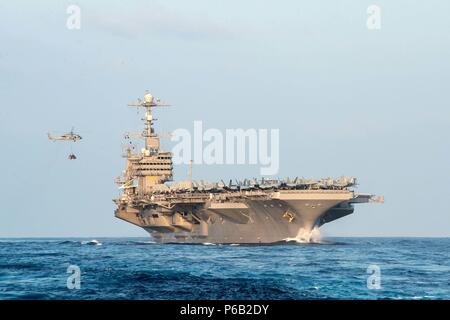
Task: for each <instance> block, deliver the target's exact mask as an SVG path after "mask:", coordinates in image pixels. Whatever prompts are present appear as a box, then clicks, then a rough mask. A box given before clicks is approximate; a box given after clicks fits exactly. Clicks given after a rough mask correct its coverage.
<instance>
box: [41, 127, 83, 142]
mask: <svg viewBox="0 0 450 320" xmlns="http://www.w3.org/2000/svg"><path fill="white" fill-rule="evenodd" d="M47 135H48V138H49V140H52V141H73V142H76V141H78V140H81V139H82V138H81V136H80V135H79V134H77V133H74V132H73V128H72V130H71V131H70V132H68V133H64V134H62V135H60V136H52V135H51V134H50V133H47Z"/></svg>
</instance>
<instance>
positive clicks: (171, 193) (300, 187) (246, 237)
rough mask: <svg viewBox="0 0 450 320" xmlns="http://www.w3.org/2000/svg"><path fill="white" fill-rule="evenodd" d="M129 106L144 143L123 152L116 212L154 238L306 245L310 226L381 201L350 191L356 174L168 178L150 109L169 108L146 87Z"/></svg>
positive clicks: (166, 157) (167, 159) (168, 162)
mask: <svg viewBox="0 0 450 320" xmlns="http://www.w3.org/2000/svg"><path fill="white" fill-rule="evenodd" d="M131 105H132V106H135V107H138V108H144V109H145V117H144V119H143V121H144V130H143V131H142V132H141V133H140V134H139V135H138V136H139V138H142V139H143V140H144V144H143V147H142V149H140V150H138V151H135V148H132V147H128V148H127V149H126V150H125V153H124V157H125V158H126V168H125V170H124V172H123V175H122V176H121V177H118V178H117V179H116V183H117V184H118V185H119V188H120V190H121V194H120V196H119V197H118V198H117V199H115V200H114V202H115V203H116V205H117V209H116V211H115V216H116V217H117V218H120V219H122V220H125V221H127V222H129V223H132V224H134V225H136V226H138V227H141V228H144V229H145V230H146V231H148V232H149V233H150V235H151V236H152V238H153V239H154V240H155V241H157V242H164V243H221V244H241V243H247V244H253V243H276V242H281V241H286V239H298V240H300V241H305V242H307V241H310V238H311V234H312V232H313V230H315V228H319V227H320V226H322V225H323V224H325V223H329V222H332V221H334V220H336V219H339V218H342V217H344V216H347V215H349V214H351V213H353V211H354V204H358V203H367V202H383V198H382V197H377V196H374V195H371V194H360V193H356V192H355V191H354V190H353V187H355V185H356V179H355V178H354V177H340V178H337V179H332V178H327V179H317V180H316V179H303V178H302V179H299V178H295V179H290V178H287V179H285V180H278V179H276V180H274V179H264V178H261V179H245V180H244V181H237V182H236V183H233V182H232V181H230V182H229V183H225V182H223V181H220V182H216V183H209V182H204V181H193V180H192V179H191V180H188V181H180V182H174V181H173V163H172V154H171V152H168V151H163V150H162V149H161V147H160V136H159V135H158V134H157V133H155V130H154V127H153V124H154V121H155V120H156V119H154V118H153V115H152V111H153V109H154V108H158V107H164V106H167V105H166V104H164V103H162V102H161V101H160V100H159V99H155V98H154V97H153V96H152V95H151V94H150V93H148V92H147V93H146V94H145V95H144V98H143V100H140V99H139V100H138V101H137V102H136V103H133V104H131ZM126 137H127V138H128V135H126ZM299 237H300V238H299Z"/></svg>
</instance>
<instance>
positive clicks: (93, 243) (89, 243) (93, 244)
mask: <svg viewBox="0 0 450 320" xmlns="http://www.w3.org/2000/svg"><path fill="white" fill-rule="evenodd" d="M81 244H86V245H91V246H101V245H102V243H101V242H100V241H98V240H95V239H93V240H89V241H82V242H81Z"/></svg>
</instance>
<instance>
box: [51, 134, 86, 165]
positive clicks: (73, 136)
mask: <svg viewBox="0 0 450 320" xmlns="http://www.w3.org/2000/svg"><path fill="white" fill-rule="evenodd" d="M73 130H74V128H73V127H72V130H71V131H70V132H68V133H64V134H62V135H59V136H52V135H51V134H50V133H47V135H48V139H49V140H51V141H53V142H55V141H68V142H77V141H78V140H81V139H82V138H81V136H80V135H79V134H77V133H74V132H73ZM71 149H72V148H71ZM68 159H69V160H76V159H77V156H76V155H75V154H73V153H72V152H71V153H70V154H69V156H68Z"/></svg>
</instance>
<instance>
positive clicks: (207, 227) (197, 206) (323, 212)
mask: <svg viewBox="0 0 450 320" xmlns="http://www.w3.org/2000/svg"><path fill="white" fill-rule="evenodd" d="M238 199H240V200H237V199H235V200H233V201H230V200H228V201H222V202H219V201H216V200H212V201H211V200H207V201H204V202H195V203H190V202H192V201H185V202H183V203H181V204H177V205H172V206H170V205H167V204H164V205H163V204H161V203H160V204H158V203H156V202H155V203H154V204H149V205H147V206H143V207H141V208H136V207H135V208H129V207H122V208H121V209H118V210H117V211H116V216H117V217H118V218H120V219H123V220H126V221H127V222H131V223H133V224H135V225H137V226H140V227H142V228H144V229H145V230H146V231H148V232H149V233H150V235H151V236H152V238H153V239H154V240H155V241H156V242H160V243H215V244H262V243H265V244H267V243H276V242H281V241H286V240H289V239H297V240H298V241H301V242H309V241H310V240H311V235H312V232H313V230H314V229H315V228H318V227H320V226H321V225H323V224H324V223H328V222H331V221H334V220H336V219H339V218H341V217H344V216H346V215H348V214H351V213H353V211H354V207H353V204H354V203H358V202H369V201H370V200H371V196H364V195H355V194H354V193H353V192H351V191H331V190H330V191H286V192H273V193H270V194H269V195H268V197H266V198H263V199H261V198H260V197H252V196H250V197H240V198H238ZM186 202H187V203H186Z"/></svg>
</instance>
